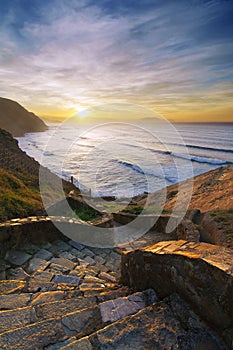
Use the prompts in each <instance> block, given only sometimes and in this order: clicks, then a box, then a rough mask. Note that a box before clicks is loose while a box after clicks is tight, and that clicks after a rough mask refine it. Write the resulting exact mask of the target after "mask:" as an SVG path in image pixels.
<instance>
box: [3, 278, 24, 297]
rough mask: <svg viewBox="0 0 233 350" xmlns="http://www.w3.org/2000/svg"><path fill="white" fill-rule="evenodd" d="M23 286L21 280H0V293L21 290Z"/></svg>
mask: <svg viewBox="0 0 233 350" xmlns="http://www.w3.org/2000/svg"><path fill="white" fill-rule="evenodd" d="M24 286H25V282H22V281H0V295H1V294H10V293H15V292H19V291H21V290H22V289H23V288H24Z"/></svg>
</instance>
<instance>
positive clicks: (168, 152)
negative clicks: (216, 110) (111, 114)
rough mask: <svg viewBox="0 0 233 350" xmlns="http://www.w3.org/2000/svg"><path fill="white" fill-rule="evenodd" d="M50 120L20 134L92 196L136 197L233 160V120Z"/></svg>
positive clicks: (32, 152)
mask: <svg viewBox="0 0 233 350" xmlns="http://www.w3.org/2000/svg"><path fill="white" fill-rule="evenodd" d="M99 124H100V125H97V124H96V125H94V126H93V125H92V124H88V123H84V122H80V123H78V122H76V123H74V122H70V123H69V122H68V123H61V124H58V123H49V124H48V126H49V129H48V130H47V131H45V132H38V133H28V134H26V135H25V136H24V137H20V138H17V139H18V141H19V146H20V148H21V149H22V150H24V151H25V152H26V153H27V154H28V155H29V156H32V157H33V158H35V159H36V160H37V161H39V162H40V163H41V164H42V165H44V166H46V167H48V168H49V169H50V170H51V171H52V172H54V173H56V174H57V175H59V176H61V177H63V178H65V179H68V180H70V178H71V176H73V178H74V183H75V184H76V185H77V186H79V187H80V188H81V189H82V190H83V191H87V190H91V193H92V195H93V196H116V197H120V198H122V197H132V196H135V195H137V194H141V193H144V192H153V191H156V190H158V189H160V188H163V187H165V186H169V185H172V184H174V183H177V182H180V181H182V180H185V179H187V178H189V177H192V176H195V175H198V174H202V173H204V172H207V171H209V170H212V169H215V168H217V167H220V166H223V165H226V164H231V163H233V123H216V124H215V123H202V124H197V123H177V124H173V125H172V124H169V126H168V127H167V124H166V125H164V124H161V125H160V124H159V123H154V122H152V121H148V120H145V121H144V120H141V121H140V122H132V121H131V122H130V123H129V122H127V123H112V122H109V123H106V122H103V123H101V122H99Z"/></svg>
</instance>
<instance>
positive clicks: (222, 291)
mask: <svg viewBox="0 0 233 350" xmlns="http://www.w3.org/2000/svg"><path fill="white" fill-rule="evenodd" d="M142 276H143V278H142ZM122 282H123V283H124V284H127V285H128V286H129V287H133V288H136V289H141V290H142V289H145V288H148V287H151V288H153V289H154V290H156V292H157V293H158V295H159V296H160V297H162V298H163V297H165V296H168V295H169V294H171V293H172V292H174V291H176V292H178V293H180V294H181V295H182V296H183V297H184V298H185V300H186V301H187V302H188V303H190V304H191V305H192V307H193V309H194V310H195V312H196V313H197V314H199V315H200V316H201V317H202V318H203V319H204V320H206V321H207V322H211V324H213V325H214V326H215V328H216V329H217V330H218V332H219V334H220V336H224V331H225V329H227V328H229V327H231V326H232V324H233V316H232V315H233V295H232V287H233V270H232V250H230V249H229V250H227V249H226V248H221V247H218V246H214V245H211V244H207V243H194V242H186V241H170V242H160V243H158V244H156V245H154V246H152V247H147V248H146V249H141V250H137V251H134V252H128V253H123V256H122ZM210 320H211V321H210ZM225 340H226V341H227V342H228V343H229V344H230V342H231V341H232V340H233V338H232V340H229V339H228V338H227V339H225Z"/></svg>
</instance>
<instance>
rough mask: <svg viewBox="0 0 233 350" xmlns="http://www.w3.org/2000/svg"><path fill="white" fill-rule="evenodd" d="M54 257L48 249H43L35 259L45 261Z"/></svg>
mask: <svg viewBox="0 0 233 350" xmlns="http://www.w3.org/2000/svg"><path fill="white" fill-rule="evenodd" d="M52 257H53V254H52V253H51V252H49V251H48V250H46V249H41V250H39V251H38V252H37V253H36V254H35V255H34V258H39V259H43V260H50V259H51V258H52Z"/></svg>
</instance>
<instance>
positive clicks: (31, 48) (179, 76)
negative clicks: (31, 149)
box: [0, 0, 233, 121]
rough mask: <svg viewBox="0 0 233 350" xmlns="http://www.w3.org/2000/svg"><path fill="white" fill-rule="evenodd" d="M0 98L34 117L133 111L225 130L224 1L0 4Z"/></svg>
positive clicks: (1, 0) (227, 15)
mask: <svg viewBox="0 0 233 350" xmlns="http://www.w3.org/2000/svg"><path fill="white" fill-rule="evenodd" d="M0 28H1V33H0V96H2V97H7V98H11V99H14V100H16V101H18V102H19V103H21V104H23V105H24V106H25V107H26V108H27V109H29V110H31V111H33V112H35V113H36V114H37V115H39V116H41V117H45V116H51V117H52V116H56V117H58V116H59V117H68V116H70V115H72V114H73V113H75V112H76V111H78V112H80V111H82V110H83V109H84V108H86V107H92V106H96V105H99V104H108V103H116V102H127V103H128V102H129V103H136V104H140V105H142V106H145V107H148V108H150V109H152V110H155V111H157V112H159V113H161V114H162V115H164V116H165V117H166V118H168V119H171V120H174V121H233V1H227V0H225V1H224V0H222V1H207V0H206V1H204V0H203V1H201V0H193V1H192V0H190V1H188V0H186V1H183V0H180V1H174V0H171V1H169V0H161V1H157V0H151V1H150V0H144V1H137V0H136V1H133V0H111V1H107V0H95V1H94V0H90V1H89V0H68V1H67V0H47V1H42V0H9V1H6V0H0Z"/></svg>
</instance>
